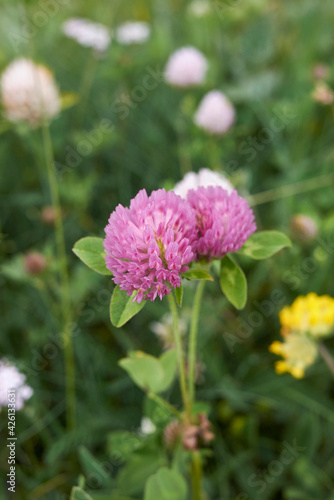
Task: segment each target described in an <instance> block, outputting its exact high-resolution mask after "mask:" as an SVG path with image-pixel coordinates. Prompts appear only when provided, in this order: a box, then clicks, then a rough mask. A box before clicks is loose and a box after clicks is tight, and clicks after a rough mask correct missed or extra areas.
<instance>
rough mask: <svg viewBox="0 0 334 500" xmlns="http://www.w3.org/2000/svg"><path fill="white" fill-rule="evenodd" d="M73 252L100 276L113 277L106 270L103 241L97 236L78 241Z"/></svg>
mask: <svg viewBox="0 0 334 500" xmlns="http://www.w3.org/2000/svg"><path fill="white" fill-rule="evenodd" d="M72 251H73V252H74V253H75V255H76V256H77V257H79V259H80V260H82V262H83V263H84V264H86V266H88V267H89V268H90V269H93V271H95V272H97V273H100V274H107V275H111V274H112V273H111V271H109V269H107V268H106V263H105V260H104V257H105V251H104V247H103V239H102V238H96V237H95V236H88V237H86V238H81V240H78V241H77V242H76V244H75V245H74V247H73V248H72Z"/></svg>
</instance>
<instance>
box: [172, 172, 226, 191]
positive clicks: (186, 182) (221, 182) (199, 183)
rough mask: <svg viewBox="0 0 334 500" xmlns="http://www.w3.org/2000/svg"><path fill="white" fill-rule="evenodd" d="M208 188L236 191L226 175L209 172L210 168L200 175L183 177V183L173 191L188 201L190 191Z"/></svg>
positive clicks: (188, 174) (194, 174)
mask: <svg viewBox="0 0 334 500" xmlns="http://www.w3.org/2000/svg"><path fill="white" fill-rule="evenodd" d="M208 186H220V187H222V188H223V189H225V191H227V192H229V193H230V192H231V191H233V189H234V187H233V185H232V184H231V183H230V181H229V180H228V179H226V177H224V175H222V174H220V173H218V172H214V171H212V170H209V169H208V168H202V169H201V170H200V171H199V172H198V173H195V172H188V173H187V174H186V175H185V176H184V177H183V179H182V181H180V182H178V183H177V184H176V185H175V187H174V189H173V191H174V193H176V194H178V195H179V196H181V198H184V199H186V198H187V193H188V191H190V189H197V188H199V187H208Z"/></svg>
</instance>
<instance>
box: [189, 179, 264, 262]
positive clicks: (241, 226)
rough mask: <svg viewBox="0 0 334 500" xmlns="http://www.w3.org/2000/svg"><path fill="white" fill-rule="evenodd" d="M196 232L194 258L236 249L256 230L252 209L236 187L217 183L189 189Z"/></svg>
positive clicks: (207, 256) (221, 253) (212, 256)
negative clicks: (228, 189) (225, 187)
mask: <svg viewBox="0 0 334 500" xmlns="http://www.w3.org/2000/svg"><path fill="white" fill-rule="evenodd" d="M187 199H188V202H189V204H190V205H191V207H192V208H193V210H194V212H195V215H196V220H197V231H198V236H197V239H196V242H195V245H194V251H195V252H196V254H197V258H198V259H201V258H203V257H205V258H206V259H207V260H210V259H211V258H221V257H224V255H226V254H227V253H230V252H236V251H237V250H239V249H240V248H241V247H242V245H243V244H244V243H245V241H246V240H247V239H248V238H249V236H250V235H251V234H253V233H254V232H255V231H256V224H255V221H254V213H253V210H252V209H251V208H250V207H249V205H248V203H247V201H246V200H245V199H244V198H241V196H239V195H238V193H237V191H235V190H234V191H232V192H231V193H229V192H228V191H226V190H224V189H223V188H221V187H218V186H215V187H214V186H210V187H206V188H204V187H200V188H198V189H196V190H194V189H192V190H191V191H189V193H188V197H187Z"/></svg>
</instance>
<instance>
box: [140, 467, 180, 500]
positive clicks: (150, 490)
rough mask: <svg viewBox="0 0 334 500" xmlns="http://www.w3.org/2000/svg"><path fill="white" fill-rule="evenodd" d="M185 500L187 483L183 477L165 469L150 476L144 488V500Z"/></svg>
mask: <svg viewBox="0 0 334 500" xmlns="http://www.w3.org/2000/svg"><path fill="white" fill-rule="evenodd" d="M157 498H159V499H161V500H186V498H187V483H186V482H185V480H184V479H183V477H182V476H181V475H180V474H178V473H177V472H175V471H174V470H169V469H167V468H166V467H162V468H161V469H159V470H158V472H156V474H154V475H153V476H151V477H150V478H149V479H148V481H147V483H146V486H145V495H144V500H156V499H157Z"/></svg>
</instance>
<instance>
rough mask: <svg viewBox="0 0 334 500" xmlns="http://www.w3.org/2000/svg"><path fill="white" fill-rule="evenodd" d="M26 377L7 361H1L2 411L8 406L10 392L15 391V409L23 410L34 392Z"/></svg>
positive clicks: (0, 403)
mask: <svg viewBox="0 0 334 500" xmlns="http://www.w3.org/2000/svg"><path fill="white" fill-rule="evenodd" d="M25 382H26V377H25V375H23V374H22V373H20V372H19V371H18V369H17V368H16V367H15V366H14V365H12V364H10V363H9V362H8V361H7V360H6V359H2V360H0V411H1V408H5V407H7V406H8V391H10V390H14V391H15V409H16V410H21V409H22V408H23V406H24V403H25V401H26V400H27V399H29V398H30V397H31V396H32V394H33V390H32V388H31V387H29V386H28V385H27V384H26V383H25Z"/></svg>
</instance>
